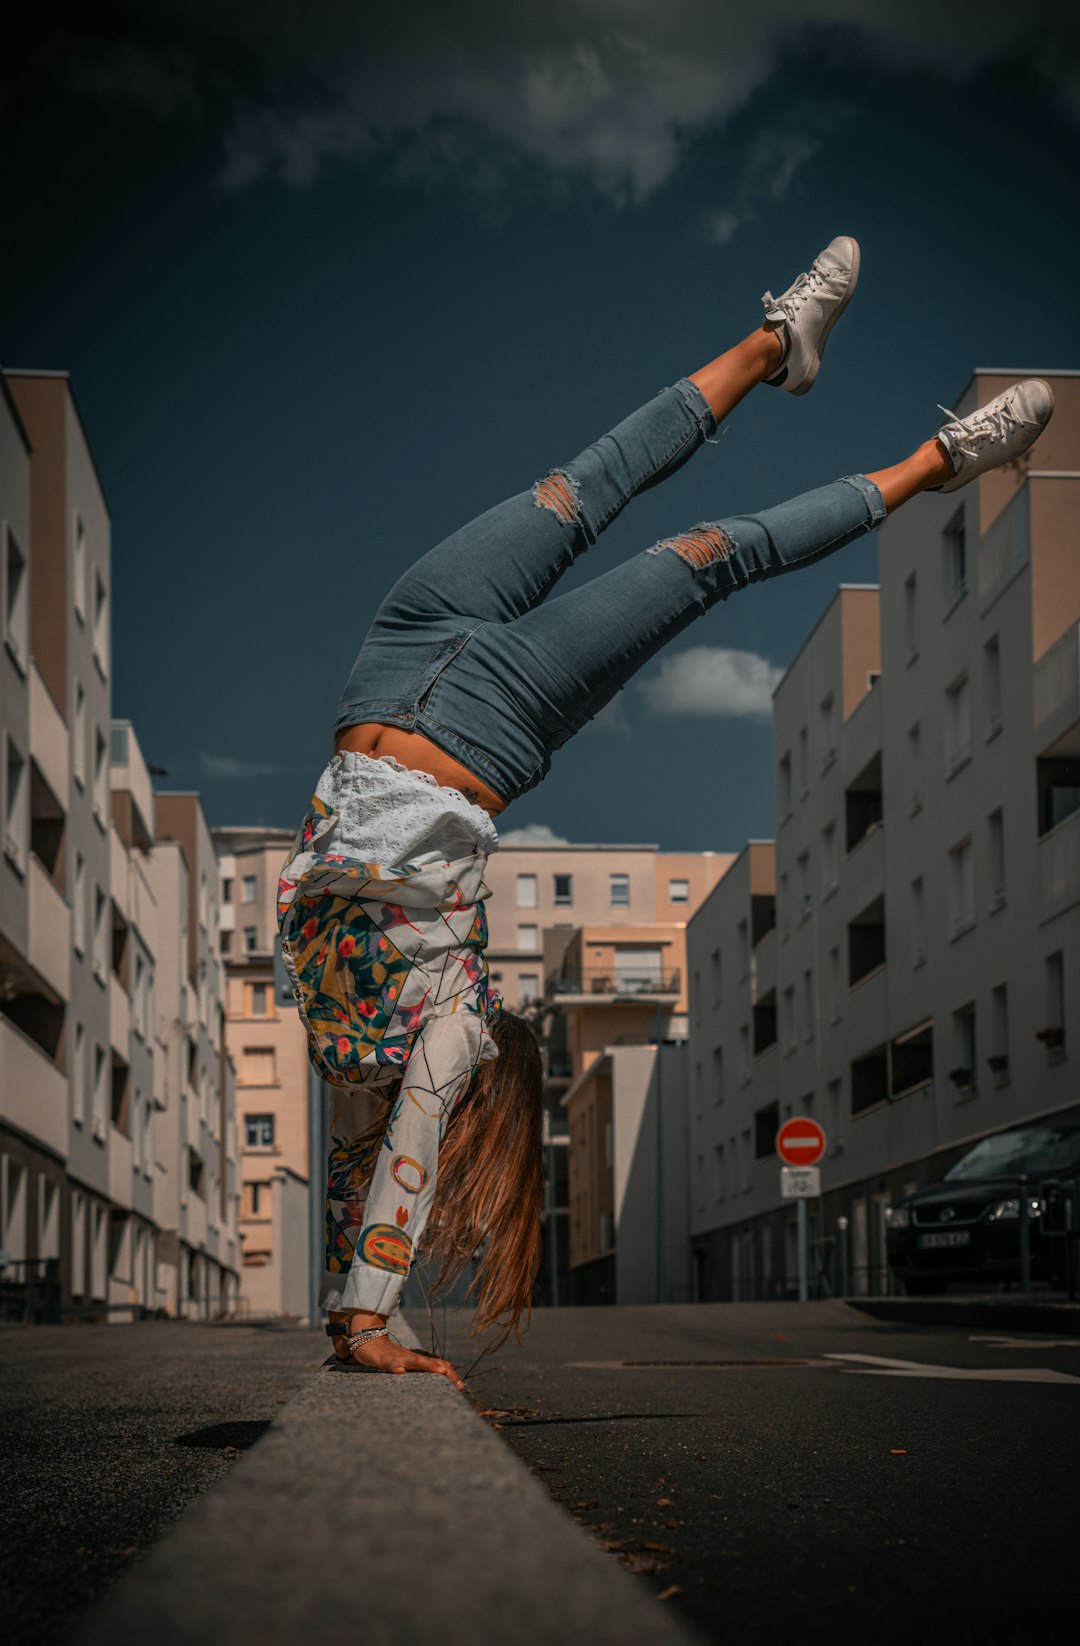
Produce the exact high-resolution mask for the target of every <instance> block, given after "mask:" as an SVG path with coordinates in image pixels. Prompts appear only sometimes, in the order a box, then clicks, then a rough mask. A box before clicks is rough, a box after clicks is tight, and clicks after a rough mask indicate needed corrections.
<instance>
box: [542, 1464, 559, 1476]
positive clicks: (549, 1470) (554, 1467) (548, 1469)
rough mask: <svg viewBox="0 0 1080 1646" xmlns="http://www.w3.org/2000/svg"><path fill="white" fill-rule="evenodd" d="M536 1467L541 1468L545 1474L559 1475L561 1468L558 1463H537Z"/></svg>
mask: <svg viewBox="0 0 1080 1646" xmlns="http://www.w3.org/2000/svg"><path fill="white" fill-rule="evenodd" d="M536 1468H538V1469H542V1470H543V1471H544V1473H545V1474H546V1475H561V1474H562V1468H561V1466H560V1465H559V1464H558V1463H537V1464H536Z"/></svg>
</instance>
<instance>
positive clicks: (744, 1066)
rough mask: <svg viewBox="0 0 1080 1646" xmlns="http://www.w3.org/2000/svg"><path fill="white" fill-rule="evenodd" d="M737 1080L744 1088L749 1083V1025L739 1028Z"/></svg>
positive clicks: (744, 1024)
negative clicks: (738, 1079)
mask: <svg viewBox="0 0 1080 1646" xmlns="http://www.w3.org/2000/svg"><path fill="white" fill-rule="evenodd" d="M739 1078H740V1080H741V1082H742V1084H743V1085H744V1086H747V1085H749V1083H750V1025H749V1024H748V1023H743V1024H741V1025H740V1027H739Z"/></svg>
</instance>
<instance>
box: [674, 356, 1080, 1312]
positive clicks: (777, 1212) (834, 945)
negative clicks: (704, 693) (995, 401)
mask: <svg viewBox="0 0 1080 1646" xmlns="http://www.w3.org/2000/svg"><path fill="white" fill-rule="evenodd" d="M1020 375H1023V374H1021V373H1000V372H978V373H976V374H975V376H974V378H973V379H972V381H971V382H970V383H969V385H968V386H967V388H966V390H965V392H964V395H963V397H962V400H961V402H960V403H959V406H958V409H959V411H960V412H961V414H963V413H965V412H967V411H970V410H972V409H973V408H974V407H975V406H976V405H979V404H981V403H982V402H984V401H985V400H987V399H989V398H990V397H991V396H993V395H995V394H997V393H998V392H1000V390H1001V389H1003V388H1004V387H1006V386H1007V384H1008V382H1010V381H1013V380H1014V379H1015V378H1016V377H1017V376H1020ZM1042 375H1049V376H1050V377H1051V378H1052V381H1053V385H1054V390H1055V394H1056V396H1057V411H1056V414H1055V417H1054V419H1053V421H1052V422H1051V423H1050V425H1049V427H1048V429H1047V431H1046V433H1045V434H1044V435H1042V436H1041V438H1040V439H1039V440H1038V441H1037V442H1036V444H1035V446H1034V447H1032V449H1031V451H1030V452H1029V453H1028V454H1027V455H1026V457H1025V458H1024V459H1023V460H1022V461H1020V462H1018V463H1016V464H1014V465H1012V466H1011V467H1010V468H1008V469H1005V470H1001V471H995V472H992V473H990V474H988V475H985V476H984V477H982V478H981V479H980V480H979V481H977V482H976V483H974V484H973V485H972V486H970V487H968V488H966V489H965V490H963V491H961V492H959V493H956V494H947V495H945V496H941V495H936V494H929V493H928V494H925V495H924V496H922V497H920V498H917V499H916V500H915V501H914V502H912V503H911V504H909V505H907V506H906V507H905V508H904V509H903V510H901V511H900V512H899V513H898V514H897V515H895V516H894V517H891V518H890V519H889V520H888V521H887V522H886V523H885V524H884V525H883V526H882V527H881V528H880V542H881V586H880V591H879V590H878V589H873V588H843V589H841V590H840V591H839V593H838V594H837V596H836V598H835V599H834V600H833V602H832V603H831V604H830V606H829V607H828V609H827V611H826V612H825V614H824V615H823V617H822V618H821V620H820V622H819V623H818V624H817V625H816V627H815V628H814V630H813V632H812V633H811V635H810V636H809V637H808V639H807V641H806V643H805V645H804V646H803V648H802V650H801V651H800V653H799V655H798V656H797V658H796V659H795V661H794V662H793V663H792V665H791V667H790V669H789V670H788V671H787V673H786V675H785V676H784V679H783V680H782V681H781V683H780V685H779V686H778V688H777V691H776V695H775V700H774V747H775V758H776V775H777V783H776V798H777V838H776V844H775V876H776V929H775V931H773V932H768V933H766V934H765V936H764V938H763V939H759V941H758V942H757V943H752V944H751V953H750V963H749V967H748V968H747V967H746V949H745V943H746V939H745V927H746V922H747V919H748V915H747V911H746V908H745V892H746V889H747V888H746V887H745V886H744V887H742V888H741V890H740V894H739V900H738V901H739V902H741V903H742V905H743V907H742V908H741V910H740V908H739V907H738V906H737V905H736V904H734V903H732V901H731V898H730V896H729V887H728V882H727V881H725V882H724V884H723V885H722V886H721V887H720V888H718V890H717V892H716V893H714V895H713V897H712V898H711V899H709V900H708V901H707V902H706V903H705V904H704V905H703V907H702V909H701V911H700V913H699V914H698V916H697V917H696V918H695V919H694V920H693V921H692V923H691V926H690V930H689V933H688V954H689V965H690V969H691V1021H690V1062H691V1086H692V1091H694V1096H693V1097H692V1100H691V1142H690V1170H691V1203H692V1220H693V1247H694V1252H695V1262H696V1265H697V1285H698V1295H700V1296H702V1297H706V1298H715V1297H747V1296H754V1297H760V1296H769V1295H776V1294H778V1293H783V1292H790V1291H791V1290H792V1288H793V1286H794V1283H795V1229H794V1214H793V1210H792V1209H791V1208H790V1207H785V1206H784V1205H782V1203H781V1202H780V1200H779V1190H778V1175H779V1174H778V1171H777V1166H778V1161H777V1158H776V1155H775V1152H774V1147H773V1139H774V1138H775V1132H776V1127H777V1124H778V1123H780V1122H782V1121H783V1120H784V1119H785V1118H786V1117H787V1116H788V1115H790V1114H792V1113H810V1114H812V1115H814V1116H815V1118H817V1119H818V1120H820V1121H821V1122H822V1124H823V1125H824V1127H825V1130H826V1132H827V1134H828V1138H829V1149H828V1153H827V1155H826V1158H825V1160H824V1162H823V1166H822V1186H823V1191H824V1192H823V1196H822V1201H821V1204H820V1205H819V1206H811V1207H810V1208H809V1213H810V1225H811V1237H812V1239H813V1240H817V1241H820V1242H821V1244H820V1245H819V1246H818V1247H817V1251H818V1252H819V1254H820V1256H821V1258H822V1260H823V1261H825V1262H826V1263H828V1262H829V1261H832V1264H833V1267H832V1271H831V1272H832V1278H833V1283H834V1284H835V1282H836V1271H837V1266H836V1263H835V1257H836V1246H835V1240H836V1237H837V1233H838V1224H837V1220H838V1218H840V1217H844V1218H846V1219H847V1221H848V1225H849V1238H850V1274H851V1283H852V1286H853V1288H854V1290H855V1291H856V1292H867V1291H870V1292H878V1291H881V1290H883V1289H884V1288H885V1287H886V1286H887V1285H888V1283H889V1277H888V1274H887V1266H886V1262H885V1239H884V1236H885V1228H886V1224H887V1218H888V1211H889V1207H890V1205H891V1204H892V1203H893V1202H894V1201H895V1200H896V1199H898V1198H899V1197H900V1196H901V1195H902V1194H903V1193H905V1192H907V1191H908V1190H909V1188H911V1187H914V1186H916V1185H919V1184H923V1183H927V1182H932V1181H935V1180H936V1179H938V1178H939V1177H940V1176H941V1174H942V1172H943V1171H944V1170H945V1169H946V1168H947V1167H948V1166H949V1164H950V1163H951V1162H952V1161H953V1160H954V1159H956V1158H957V1157H958V1155H959V1154H960V1153H962V1152H963V1151H964V1150H965V1149H966V1148H967V1147H969V1146H970V1145H971V1144H972V1143H973V1142H975V1141H976V1140H977V1139H978V1138H980V1137H983V1136H986V1135H987V1134H989V1133H992V1132H995V1131H998V1130H1000V1129H1002V1128H1003V1127H1006V1126H1008V1125H1011V1124H1015V1123H1016V1122H1019V1121H1022V1120H1028V1119H1035V1118H1036V1117H1039V1116H1043V1115H1055V1116H1057V1117H1060V1118H1063V1119H1064V1118H1066V1117H1071V1118H1074V1119H1075V1118H1080V1099H1078V1091H1080V1088H1078V1084H1077V1079H1076V1074H1075V1070H1074V1069H1073V1067H1072V1063H1073V1059H1074V1057H1075V1052H1076V1043H1077V1040H1078V1038H1080V988H1077V986H1076V977H1077V976H1078V975H1080V665H1078V661H1077V660H1078V658H1080V575H1078V572H1077V562H1076V541H1077V528H1078V524H1080V376H1078V374H1076V373H1050V374H1046V373H1043V374H1042ZM740 861H741V860H740ZM728 879H729V881H731V888H730V889H731V890H732V891H733V890H734V886H735V882H734V881H733V880H732V879H731V877H730V876H729V877H728ZM718 957H719V959H718ZM718 967H719V975H717V968H718ZM699 979H700V983H698V980H699Z"/></svg>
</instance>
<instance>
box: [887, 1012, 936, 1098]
mask: <svg viewBox="0 0 1080 1646" xmlns="http://www.w3.org/2000/svg"><path fill="white" fill-rule="evenodd" d="M889 1058H890V1063H891V1076H890V1089H891V1092H892V1095H893V1097H899V1095H900V1094H901V1092H910V1091H913V1090H914V1089H915V1087H916V1086H925V1085H926V1084H927V1082H928V1081H930V1080H933V1078H934V1025H933V1024H932V1023H920V1024H919V1025H918V1027H917V1028H914V1029H908V1031H907V1033H906V1034H899V1035H897V1037H896V1039H895V1040H894V1041H893V1043H892V1045H891V1047H890V1048H889Z"/></svg>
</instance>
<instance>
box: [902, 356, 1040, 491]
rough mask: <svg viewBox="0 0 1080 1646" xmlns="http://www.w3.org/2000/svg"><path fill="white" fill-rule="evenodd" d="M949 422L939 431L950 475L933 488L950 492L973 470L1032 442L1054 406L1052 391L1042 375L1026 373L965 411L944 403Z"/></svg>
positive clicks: (1016, 452) (1008, 459)
mask: <svg viewBox="0 0 1080 1646" xmlns="http://www.w3.org/2000/svg"><path fill="white" fill-rule="evenodd" d="M939 409H940V410H941V411H943V412H944V413H945V415H946V417H951V418H952V422H951V423H946V424H945V425H944V427H943V428H940V429H939V430H938V432H937V438H938V439H939V440H940V441H941V444H942V445H943V446H944V447H945V450H946V452H947V453H948V455H949V461H950V462H951V463H952V471H953V472H952V478H951V479H949V480H946V481H945V483H944V485H941V486H931V487H930V490H931V491H935V492H954V491H956V490H957V489H958V488H959V487H960V486H966V485H967V483H968V481H969V480H974V479H975V476H976V475H977V474H985V472H986V470H987V469H996V468H1000V466H1001V465H1002V463H1011V462H1012V461H1013V459H1014V458H1017V457H1019V456H1020V455H1021V453H1023V452H1026V451H1027V449H1028V447H1029V446H1033V445H1034V444H1035V441H1036V440H1037V439H1038V438H1039V436H1040V434H1041V433H1042V431H1043V430H1044V429H1045V427H1046V425H1047V423H1049V421H1050V418H1051V417H1052V415H1053V411H1054V391H1053V389H1052V388H1051V387H1050V385H1049V383H1044V382H1043V379H1042V378H1041V377H1027V378H1025V379H1024V381H1023V382H1022V383H1014V384H1013V386H1012V388H1011V389H1006V390H1005V392H1004V394H999V395H997V396H996V398H995V399H993V400H988V401H987V403H986V405H985V406H980V407H979V409H978V411H973V412H972V413H971V415H970V416H969V417H957V415H956V413H955V412H952V411H950V410H949V408H948V406H941V407H940V408H939Z"/></svg>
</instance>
